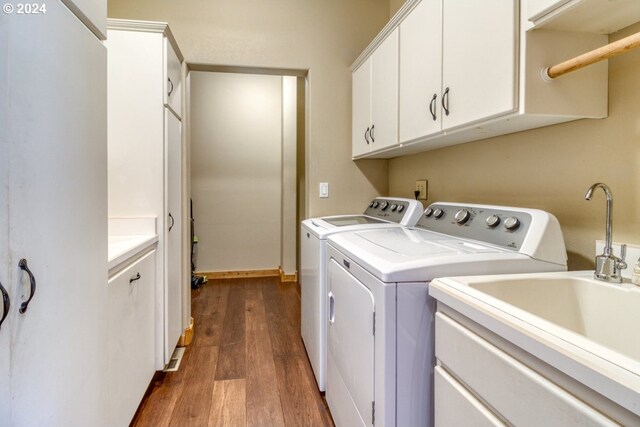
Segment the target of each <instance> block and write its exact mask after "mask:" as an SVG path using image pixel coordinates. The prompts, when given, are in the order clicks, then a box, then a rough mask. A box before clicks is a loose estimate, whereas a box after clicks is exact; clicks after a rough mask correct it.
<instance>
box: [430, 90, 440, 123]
mask: <svg viewBox="0 0 640 427" xmlns="http://www.w3.org/2000/svg"><path fill="white" fill-rule="evenodd" d="M436 99H438V95H436V94H435V93H434V94H433V98H431V102H430V103H429V112H430V113H431V117H433V121H434V122H435V121H436Z"/></svg>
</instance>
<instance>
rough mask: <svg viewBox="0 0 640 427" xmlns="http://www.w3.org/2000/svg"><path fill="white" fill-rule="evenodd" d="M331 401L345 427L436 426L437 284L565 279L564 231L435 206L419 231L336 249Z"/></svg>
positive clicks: (537, 215)
mask: <svg viewBox="0 0 640 427" xmlns="http://www.w3.org/2000/svg"><path fill="white" fill-rule="evenodd" d="M327 257H328V266H327V287H328V295H329V326H328V331H327V334H328V335H327V337H328V338H327V349H328V351H327V387H326V399H327V402H328V404H329V409H330V410H331V414H332V415H333V419H334V421H335V423H336V426H338V427H354V426H372V425H374V424H375V426H386V427H391V426H397V427H405V426H412V427H413V426H415V427H419V426H431V425H433V367H434V365H435V356H434V324H433V322H434V314H435V300H433V299H432V298H431V297H429V295H428V286H429V282H430V281H431V280H432V279H434V278H437V277H443V276H454V275H478V274H499V273H516V272H519V273H524V272H539V271H564V270H566V269H567V264H566V261H567V254H566V250H565V246H564V240H563V237H562V232H561V230H560V225H559V224H558V221H557V220H556V218H555V217H554V216H552V215H550V214H549V213H546V212H543V211H540V210H535V209H521V208H512V207H500V206H484V205H471V204H465V205H463V204H452V203H434V204H432V205H431V206H430V207H429V208H427V209H426V210H425V213H424V215H423V216H422V218H421V219H420V220H419V221H418V224H417V225H416V227H414V228H405V227H396V228H387V229H381V230H363V231H354V232H348V233H339V234H335V235H332V236H330V237H329V239H328V246H327Z"/></svg>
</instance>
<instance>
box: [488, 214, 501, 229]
mask: <svg viewBox="0 0 640 427" xmlns="http://www.w3.org/2000/svg"><path fill="white" fill-rule="evenodd" d="M485 222H486V223H487V225H488V226H489V227H491V228H495V227H497V226H498V224H500V217H499V216H498V215H496V214H493V215H489V216H488V217H487V219H486V221H485Z"/></svg>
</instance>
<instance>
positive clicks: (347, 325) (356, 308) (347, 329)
mask: <svg viewBox="0 0 640 427" xmlns="http://www.w3.org/2000/svg"><path fill="white" fill-rule="evenodd" d="M328 289H329V327H328V337H327V344H328V351H327V356H328V360H327V362H328V363H327V391H326V397H327V403H328V404H329V408H330V410H331V414H332V415H333V419H334V420H335V423H336V425H337V426H371V425H372V424H373V398H374V388H373V386H374V351H375V348H374V335H373V333H374V330H373V324H374V319H373V316H374V314H373V313H374V309H375V304H374V298H373V294H372V293H371V291H370V290H369V289H368V288H367V287H366V286H364V285H363V284H362V283H361V282H359V281H358V280H357V279H356V278H355V277H354V276H352V275H351V274H350V273H349V271H348V270H347V269H345V268H344V267H343V266H342V265H340V264H338V263H337V262H336V260H334V259H331V260H330V261H329V268H328Z"/></svg>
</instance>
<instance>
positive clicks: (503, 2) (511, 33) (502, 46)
mask: <svg viewBox="0 0 640 427" xmlns="http://www.w3.org/2000/svg"><path fill="white" fill-rule="evenodd" d="M518 3H519V2H517V1H515V0H486V1H481V2H480V1H478V2H474V1H458V0H444V1H443V47H442V55H443V56H442V78H443V81H442V97H443V98H442V103H443V106H444V107H446V110H448V111H449V114H448V115H447V114H446V111H444V113H445V114H444V115H443V116H442V127H443V129H445V130H446V129H450V128H453V127H456V126H460V125H463V124H468V123H472V122H476V121H478V120H483V119H487V118H490V117H494V116H499V115H502V114H506V113H508V112H511V111H514V110H515V109H516V106H517V102H516V101H517V90H516V88H517V77H516V76H517V72H516V71H517V58H518V55H517V49H518V46H517V44H516V42H517V40H518V36H517V34H518V33H517V31H518V15H517V12H518ZM444 107H443V108H444Z"/></svg>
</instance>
